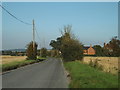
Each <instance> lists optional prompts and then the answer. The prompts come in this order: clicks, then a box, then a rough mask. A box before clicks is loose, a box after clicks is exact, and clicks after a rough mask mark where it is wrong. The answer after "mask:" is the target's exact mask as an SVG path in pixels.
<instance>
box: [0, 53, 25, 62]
mask: <svg viewBox="0 0 120 90" xmlns="http://www.w3.org/2000/svg"><path fill="white" fill-rule="evenodd" d="M25 59H26V56H9V55H2V56H0V64H7V63H10V62H14V61H22V60H25Z"/></svg>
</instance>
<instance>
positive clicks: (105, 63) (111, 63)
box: [83, 57, 120, 74]
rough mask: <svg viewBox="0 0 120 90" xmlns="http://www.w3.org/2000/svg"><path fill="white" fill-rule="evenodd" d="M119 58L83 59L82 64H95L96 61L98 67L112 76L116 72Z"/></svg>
mask: <svg viewBox="0 0 120 90" xmlns="http://www.w3.org/2000/svg"><path fill="white" fill-rule="evenodd" d="M118 60H120V57H84V58H83V62H84V63H86V64H90V62H92V63H95V62H96V61H97V63H98V65H101V66H102V69H103V71H105V72H110V73H112V74H117V73H118V71H120V70H119V69H118V63H119V64H120V62H118Z"/></svg>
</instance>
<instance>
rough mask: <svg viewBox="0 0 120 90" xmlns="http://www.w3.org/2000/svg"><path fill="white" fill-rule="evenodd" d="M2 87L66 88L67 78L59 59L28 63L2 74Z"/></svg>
mask: <svg viewBox="0 0 120 90" xmlns="http://www.w3.org/2000/svg"><path fill="white" fill-rule="evenodd" d="M2 87H3V88H67V87H68V85H67V79H66V76H65V74H64V69H63V66H62V62H61V60H59V59H58V60H57V59H54V58H49V59H47V60H46V61H43V62H40V63H36V64H32V65H28V66H25V67H22V68H19V69H16V70H13V71H10V72H7V73H5V74H3V75H2Z"/></svg>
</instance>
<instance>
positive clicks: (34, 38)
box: [33, 19, 35, 53]
mask: <svg viewBox="0 0 120 90" xmlns="http://www.w3.org/2000/svg"><path fill="white" fill-rule="evenodd" d="M34 50H35V23H34V19H33V53H34Z"/></svg>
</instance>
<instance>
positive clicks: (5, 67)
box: [2, 60, 38, 72]
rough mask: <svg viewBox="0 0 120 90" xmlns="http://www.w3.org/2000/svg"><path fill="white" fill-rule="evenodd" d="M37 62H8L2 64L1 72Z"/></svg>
mask: <svg viewBox="0 0 120 90" xmlns="http://www.w3.org/2000/svg"><path fill="white" fill-rule="evenodd" d="M36 62H38V61H37V60H24V61H14V62H10V63H8V64H3V65H2V71H3V72H4V71H8V70H12V69H16V68H19V67H21V66H25V65H29V64H33V63H36Z"/></svg>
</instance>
